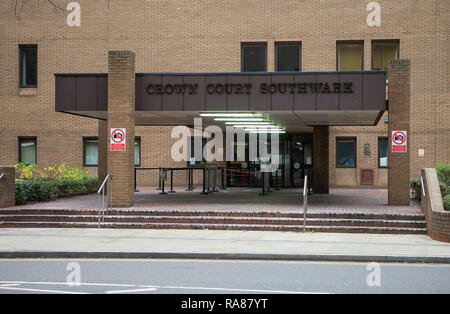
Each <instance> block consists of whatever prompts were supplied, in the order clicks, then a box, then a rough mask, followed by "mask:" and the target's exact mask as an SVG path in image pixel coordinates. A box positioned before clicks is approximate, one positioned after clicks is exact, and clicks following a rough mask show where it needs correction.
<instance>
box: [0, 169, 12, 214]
mask: <svg viewBox="0 0 450 314" xmlns="http://www.w3.org/2000/svg"><path fill="white" fill-rule="evenodd" d="M2 173H6V175H5V176H3V177H2V179H0V208H4V207H13V206H14V205H15V204H16V184H15V182H16V170H15V169H14V167H2V166H0V176H1V175H2Z"/></svg>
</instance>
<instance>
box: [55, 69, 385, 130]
mask: <svg viewBox="0 0 450 314" xmlns="http://www.w3.org/2000/svg"><path fill="white" fill-rule="evenodd" d="M385 82H386V73H385V72H384V71H362V72H301V73H299V72H282V73H181V74H174V73H137V74H136V80H135V84H136V86H135V87H136V88H135V93H136V94H135V111H136V112H135V114H136V125H158V126H161V125H188V126H190V125H192V124H193V121H194V118H195V117H198V116H199V113H201V112H255V113H259V114H263V115H264V116H267V117H268V118H269V119H270V121H273V122H276V123H277V124H278V125H280V126H282V127H284V128H285V129H286V130H287V131H288V132H303V131H306V130H310V128H309V127H310V126H315V125H335V126H351V125H354V126H362V125H376V124H377V123H378V121H379V119H380V118H381V116H382V115H383V113H384V111H385V110H386V95H385V94H386V88H385ZM55 84H56V92H55V93H56V96H55V109H56V111H57V112H66V113H72V114H77V115H82V116H87V117H92V118H97V119H107V117H108V75H107V74H55ZM205 120H206V123H208V122H211V123H212V122H213V120H212V119H211V121H208V119H207V118H205ZM214 123H215V124H216V123H217V122H216V121H214Z"/></svg>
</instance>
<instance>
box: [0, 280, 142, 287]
mask: <svg viewBox="0 0 450 314" xmlns="http://www.w3.org/2000/svg"><path fill="white" fill-rule="evenodd" d="M3 284H19V285H54V286H69V284H68V283H67V282H39V281H0V285H3ZM79 285H80V286H99V287H102V286H103V287H123V288H127V287H129V288H133V287H136V285H130V284H109V283H83V282H81V283H80V284H79ZM146 287H149V286H146Z"/></svg>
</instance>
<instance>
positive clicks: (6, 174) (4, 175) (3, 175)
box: [0, 173, 8, 180]
mask: <svg viewBox="0 0 450 314" xmlns="http://www.w3.org/2000/svg"><path fill="white" fill-rule="evenodd" d="M7 176H8V173H2V174H0V180H1V179H3V178H4V177H7Z"/></svg>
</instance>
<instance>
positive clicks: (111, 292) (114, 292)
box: [105, 288, 158, 294]
mask: <svg viewBox="0 0 450 314" xmlns="http://www.w3.org/2000/svg"><path fill="white" fill-rule="evenodd" d="M150 291H158V289H156V288H145V289H135V290H113V291H106V292H105V293H106V294H120V293H137V292H150Z"/></svg>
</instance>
